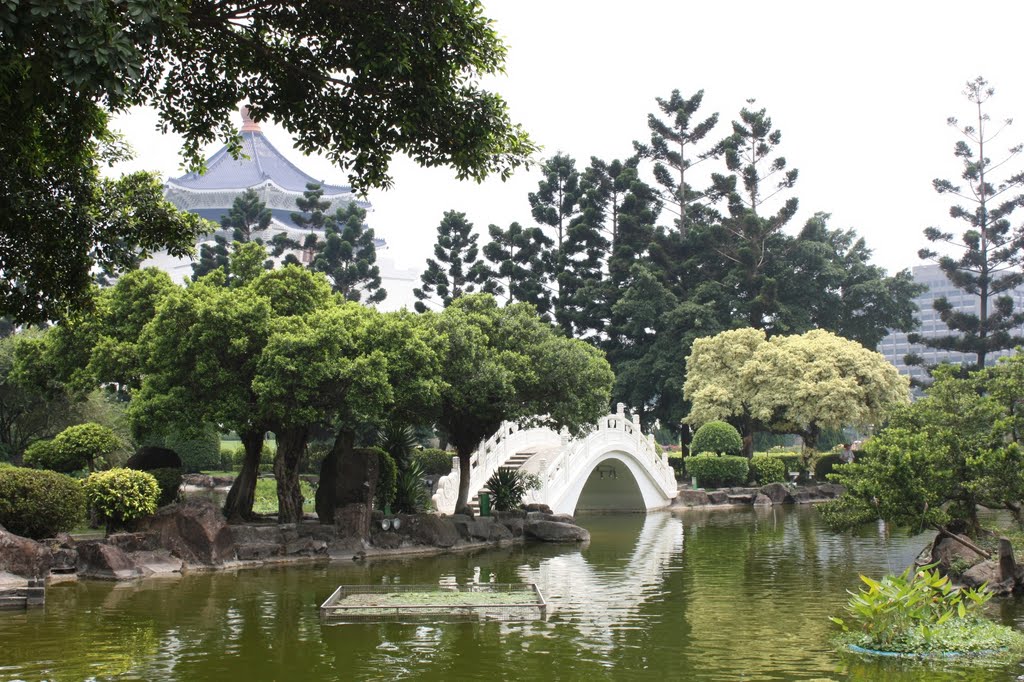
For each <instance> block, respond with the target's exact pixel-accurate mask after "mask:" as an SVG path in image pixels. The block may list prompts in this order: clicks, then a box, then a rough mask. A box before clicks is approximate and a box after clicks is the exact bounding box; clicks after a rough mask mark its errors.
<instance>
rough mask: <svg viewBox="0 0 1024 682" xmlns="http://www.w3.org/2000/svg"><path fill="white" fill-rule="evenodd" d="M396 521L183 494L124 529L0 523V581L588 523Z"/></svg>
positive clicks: (498, 541) (423, 551)
mask: <svg viewBox="0 0 1024 682" xmlns="http://www.w3.org/2000/svg"><path fill="white" fill-rule="evenodd" d="M389 518H390V519H392V520H394V519H398V521H399V523H398V526H399V527H398V528H397V529H394V528H393V526H394V523H393V521H392V524H391V525H392V529H389V530H387V531H385V530H383V528H382V527H381V520H382V519H383V515H381V514H380V513H375V514H374V516H373V522H372V523H371V531H370V534H369V536H368V537H366V538H359V537H351V536H347V537H346V536H341V535H339V534H338V532H337V530H336V528H335V527H334V526H328V525H321V524H320V523H319V522H318V521H317V520H316V519H315V518H307V519H305V520H303V522H301V523H293V524H278V523H276V522H271V521H267V522H254V523H247V524H238V525H231V524H228V523H227V520H226V519H225V518H224V515H223V514H222V513H221V510H220V508H219V507H217V506H216V505H214V504H213V503H212V502H210V501H208V500H202V499H188V500H185V501H183V502H179V503H176V504H172V505H169V506H167V507H163V508H162V509H160V510H158V511H157V513H156V514H154V515H153V516H151V517H148V518H146V519H143V520H141V521H140V522H138V523H137V524H136V525H135V527H134V528H133V530H132V531H131V532H122V533H113V534H111V535H109V536H107V537H105V538H102V539H95V540H93V539H89V540H76V539H75V538H72V537H71V536H70V535H67V534H61V535H59V536H58V537H56V538H51V539H47V540H43V541H40V542H37V541H34V540H30V539H28V538H23V537H20V536H17V535H14V534H13V533H10V532H7V531H6V530H4V529H3V528H2V527H0V590H3V589H17V588H20V587H24V585H25V581H26V580H29V579H46V580H47V581H48V582H54V581H61V580H77V579H94V580H136V579H140V578H145V577H149V576H158V575H167V574H174V573H188V572H192V571H216V570H234V569H242V568H253V567H259V566H265V565H275V564H282V563H289V564H291V563H317V562H329V561H350V560H355V561H363V560H368V559H375V558H392V557H405V556H422V555H430V554H439V553H445V552H455V551H473V550H480V549H487V548H491V547H502V546H507V545H511V544H517V543H523V542H531V541H536V542H563V543H586V542H589V540H590V533H589V532H588V531H587V530H586V529H585V528H581V527H580V526H577V525H576V523H575V519H573V517H571V516H567V515H555V514H552V513H551V512H550V509H548V508H546V507H545V506H543V505H533V506H531V508H529V509H527V510H521V511H513V512H495V513H494V515H493V516H489V517H472V516H468V515H461V514H454V515H451V516H442V515H437V514H396V515H392V516H390V517H389Z"/></svg>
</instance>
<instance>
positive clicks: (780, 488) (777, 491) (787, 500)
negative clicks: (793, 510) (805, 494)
mask: <svg viewBox="0 0 1024 682" xmlns="http://www.w3.org/2000/svg"><path fill="white" fill-rule="evenodd" d="M758 492H759V493H760V494H761V495H764V496H765V497H767V498H768V499H769V500H771V503H772V504H773V505H780V504H792V503H793V496H792V495H791V494H790V493H789V488H788V487H787V486H785V485H783V484H782V483H769V484H768V485H763V486H761V487H760V488H759V489H758ZM754 501H755V502H757V499H756V498H755V500H754Z"/></svg>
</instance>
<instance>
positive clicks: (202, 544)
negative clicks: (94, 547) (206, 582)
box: [136, 499, 235, 566]
mask: <svg viewBox="0 0 1024 682" xmlns="http://www.w3.org/2000/svg"><path fill="white" fill-rule="evenodd" d="M136 529H137V530H138V531H140V532H149V533H155V534H156V535H157V537H158V538H159V545H160V547H163V548H165V549H167V550H169V551H170V552H171V554H173V555H174V556H176V557H178V558H179V559H181V560H182V561H184V562H185V563H186V564H192V565H198V566H216V565H220V564H223V563H224V562H225V561H228V560H231V559H234V558H235V550H234V544H233V542H232V537H231V531H230V529H229V527H228V523H227V519H225V518H224V514H223V513H221V510H220V508H219V507H217V506H215V505H214V504H213V503H212V502H210V501H209V500H202V499H189V500H186V501H184V502H180V503H178V504H172V505H168V506H166V507H164V508H162V509H160V510H158V511H157V513H156V514H154V515H153V516H149V517H147V518H145V519H141V520H140V521H139V522H138V523H137V524H136Z"/></svg>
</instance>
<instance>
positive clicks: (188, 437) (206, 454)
mask: <svg viewBox="0 0 1024 682" xmlns="http://www.w3.org/2000/svg"><path fill="white" fill-rule="evenodd" d="M163 445H164V447H166V448H170V449H171V450H174V451H175V452H176V453H178V457H180V458H181V467H182V469H183V470H184V472H185V473H186V474H196V473H199V472H200V471H203V470H204V469H205V470H207V471H209V470H214V469H218V468H219V467H220V434H219V433H217V429H215V428H214V427H213V426H210V425H201V426H197V427H193V428H190V429H182V430H178V431H174V432H172V433H170V434H169V435H168V436H167V437H166V438H164V442H163Z"/></svg>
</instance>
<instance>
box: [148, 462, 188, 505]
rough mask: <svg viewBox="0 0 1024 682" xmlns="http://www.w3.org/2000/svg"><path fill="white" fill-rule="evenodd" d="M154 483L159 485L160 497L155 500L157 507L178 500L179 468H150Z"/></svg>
mask: <svg viewBox="0 0 1024 682" xmlns="http://www.w3.org/2000/svg"><path fill="white" fill-rule="evenodd" d="M149 473H151V474H153V478H155V479H156V484H157V485H158V486H160V498H159V499H158V500H157V501H156V504H157V506H158V507H163V506H164V505H166V504H172V503H174V502H177V501H178V497H179V493H180V491H181V469H174V468H169V467H165V468H163V469H150V470H149Z"/></svg>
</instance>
